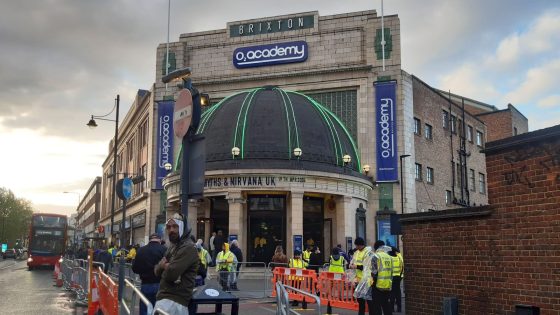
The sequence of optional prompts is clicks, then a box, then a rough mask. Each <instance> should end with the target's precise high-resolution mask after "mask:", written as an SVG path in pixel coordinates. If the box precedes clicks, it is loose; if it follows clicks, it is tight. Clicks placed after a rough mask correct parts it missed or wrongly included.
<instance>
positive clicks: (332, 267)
mask: <svg viewBox="0 0 560 315" xmlns="http://www.w3.org/2000/svg"><path fill="white" fill-rule="evenodd" d="M344 263H345V260H344V257H342V256H339V257H338V260H335V259H334V258H333V256H332V255H331V258H330V261H329V272H336V273H344Z"/></svg>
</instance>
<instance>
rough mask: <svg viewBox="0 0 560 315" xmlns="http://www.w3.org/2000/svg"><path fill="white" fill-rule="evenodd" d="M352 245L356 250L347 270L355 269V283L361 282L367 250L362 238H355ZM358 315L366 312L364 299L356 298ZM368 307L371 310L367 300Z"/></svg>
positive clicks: (369, 302)
mask: <svg viewBox="0 0 560 315" xmlns="http://www.w3.org/2000/svg"><path fill="white" fill-rule="evenodd" d="M354 245H355V246H356V250H355V251H354V255H353V256H352V261H351V262H350V265H349V266H348V268H350V269H356V283H358V282H360V280H362V274H363V270H364V259H365V258H366V256H367V253H368V250H367V249H366V247H365V246H366V242H365V241H364V239H363V238H361V237H357V238H356V240H355V241H354ZM357 300H358V315H364V314H365V312H366V299H365V298H363V297H358V298H357ZM368 304H369V305H368V307H369V308H370V309H372V305H371V300H368Z"/></svg>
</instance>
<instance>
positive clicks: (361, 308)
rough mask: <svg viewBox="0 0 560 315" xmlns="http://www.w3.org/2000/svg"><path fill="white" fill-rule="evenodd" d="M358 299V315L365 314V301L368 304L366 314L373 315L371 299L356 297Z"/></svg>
mask: <svg viewBox="0 0 560 315" xmlns="http://www.w3.org/2000/svg"><path fill="white" fill-rule="evenodd" d="M357 300H358V315H366V303H367V306H368V314H369V315H373V304H372V300H366V299H357Z"/></svg>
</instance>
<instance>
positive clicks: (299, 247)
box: [288, 235, 303, 256]
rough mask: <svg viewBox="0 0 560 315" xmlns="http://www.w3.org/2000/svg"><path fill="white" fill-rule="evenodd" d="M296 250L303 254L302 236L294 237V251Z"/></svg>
mask: <svg viewBox="0 0 560 315" xmlns="http://www.w3.org/2000/svg"><path fill="white" fill-rule="evenodd" d="M296 250H299V251H300V252H302V253H303V236H301V235H294V251H296ZM290 254H291V253H290ZM288 256H290V255H288Z"/></svg>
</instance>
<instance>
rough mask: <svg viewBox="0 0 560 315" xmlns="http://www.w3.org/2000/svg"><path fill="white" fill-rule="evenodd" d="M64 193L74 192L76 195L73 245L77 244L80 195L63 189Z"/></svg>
mask: <svg viewBox="0 0 560 315" xmlns="http://www.w3.org/2000/svg"><path fill="white" fill-rule="evenodd" d="M63 193H64V194H76V195H78V206H76V222H74V246H77V245H78V228H79V227H80V201H81V200H82V195H80V193H77V192H73V191H63Z"/></svg>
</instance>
